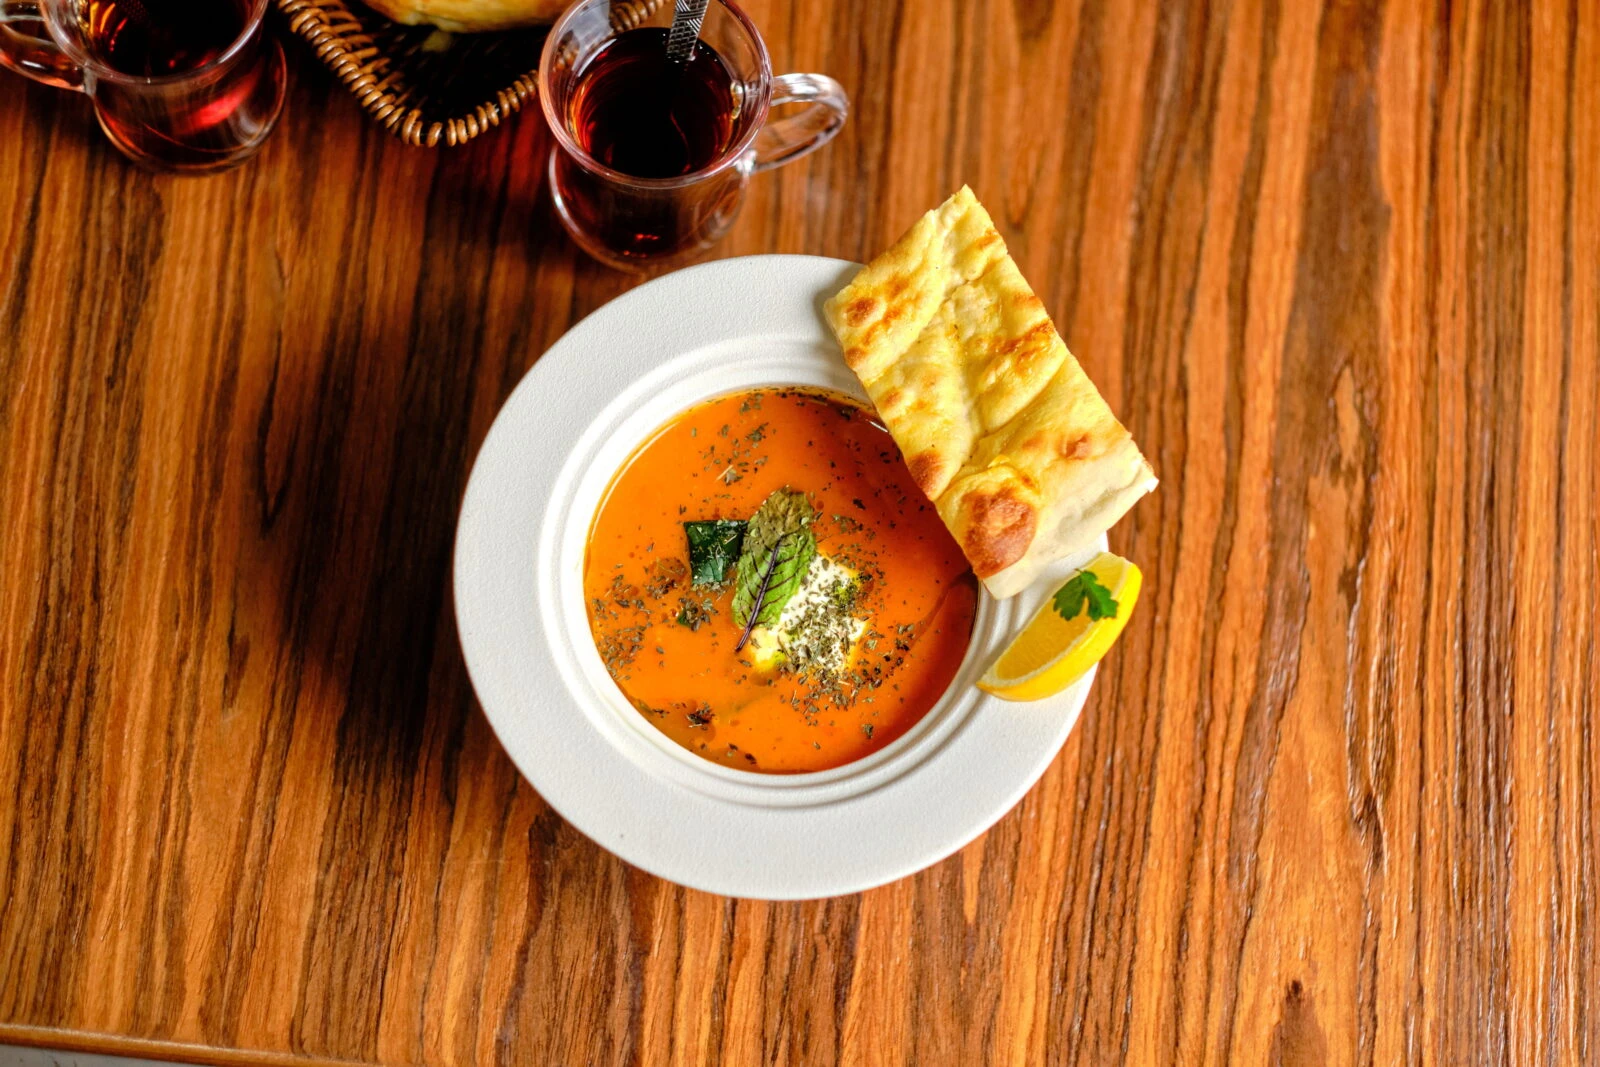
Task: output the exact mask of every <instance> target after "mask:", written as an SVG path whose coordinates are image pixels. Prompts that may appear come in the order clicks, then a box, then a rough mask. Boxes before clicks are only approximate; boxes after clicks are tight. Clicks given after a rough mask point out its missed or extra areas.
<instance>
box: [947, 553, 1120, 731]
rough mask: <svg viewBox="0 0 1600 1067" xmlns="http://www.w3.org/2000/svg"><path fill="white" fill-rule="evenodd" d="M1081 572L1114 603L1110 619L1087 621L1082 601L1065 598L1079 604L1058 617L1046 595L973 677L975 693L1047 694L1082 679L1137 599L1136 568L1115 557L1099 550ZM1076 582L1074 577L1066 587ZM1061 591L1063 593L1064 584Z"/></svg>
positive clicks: (1032, 696)
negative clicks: (985, 668)
mask: <svg viewBox="0 0 1600 1067" xmlns="http://www.w3.org/2000/svg"><path fill="white" fill-rule="evenodd" d="M1083 571H1084V572H1087V573H1088V574H1089V575H1092V576H1093V578H1094V579H1095V580H1096V581H1097V582H1098V583H1099V585H1100V586H1102V587H1104V589H1105V590H1106V591H1107V592H1109V593H1110V595H1111V598H1112V599H1113V600H1115V601H1116V602H1117V607H1116V615H1115V616H1111V615H1106V616H1105V617H1103V618H1099V619H1095V618H1091V617H1090V605H1089V604H1088V603H1083V602H1081V599H1082V598H1079V597H1070V596H1069V600H1074V601H1080V602H1079V603H1074V604H1072V605H1071V608H1070V610H1074V611H1076V612H1077V614H1075V615H1074V616H1073V617H1072V618H1070V619H1064V618H1062V617H1061V613H1060V612H1059V611H1057V610H1056V603H1055V601H1056V597H1054V596H1052V597H1051V598H1050V599H1048V600H1046V601H1045V602H1044V605H1043V606H1042V607H1041V608H1040V609H1039V611H1038V612H1037V613H1036V614H1035V615H1034V617H1033V618H1032V619H1030V620H1029V621H1028V625H1027V626H1024V627H1023V628H1022V632H1021V633H1019V634H1017V636H1016V637H1014V638H1012V639H1011V644H1010V645H1008V646H1007V647H1006V650H1005V651H1004V652H1002V653H1000V658H999V659H997V660H995V661H994V665H993V666H992V667H990V668H989V670H988V672H987V673H985V674H984V676H983V677H982V678H980V679H978V688H979V689H982V690H983V691H984V692H986V693H993V694H994V695H995V696H997V697H1000V698H1001V699H1004V700H1038V699H1040V698H1041V697H1047V696H1053V695H1054V694H1056V693H1059V692H1061V691H1062V690H1063V689H1065V688H1066V687H1067V686H1069V685H1071V684H1072V683H1073V682H1076V681H1077V680H1078V679H1079V678H1082V677H1083V676H1084V674H1085V673H1087V672H1088V670H1089V668H1090V667H1093V666H1094V665H1095V664H1096V663H1099V662H1100V660H1101V658H1102V657H1103V656H1104V655H1105V654H1106V653H1107V652H1109V651H1111V646H1112V645H1114V644H1116V641H1117V637H1118V635H1119V634H1121V633H1122V628H1123V627H1124V626H1126V625H1127V624H1128V616H1129V615H1132V614H1133V605H1134V604H1135V603H1136V602H1137V601H1138V599H1139V584H1140V580H1141V576H1140V574H1139V568H1138V567H1136V566H1134V565H1133V564H1132V563H1130V562H1129V561H1128V560H1125V559H1123V558H1122V557H1121V556H1113V555H1112V554H1111V553H1109V552H1102V553H1100V554H1099V555H1098V556H1096V557H1095V558H1094V559H1092V560H1090V561H1089V562H1088V564H1087V565H1085V566H1084V568H1083ZM1078 581H1079V578H1078V576H1077V575H1074V576H1073V578H1072V579H1069V581H1068V585H1072V583H1073V582H1078ZM1080 584H1081V583H1080ZM1062 588H1063V590H1066V589H1067V586H1063V587H1062Z"/></svg>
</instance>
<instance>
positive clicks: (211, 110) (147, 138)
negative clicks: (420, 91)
mask: <svg viewBox="0 0 1600 1067" xmlns="http://www.w3.org/2000/svg"><path fill="white" fill-rule="evenodd" d="M266 12H267V0H0V65H4V66H7V67H10V68H11V69H12V70H14V71H17V72H18V73H20V74H25V75H27V76H28V77H30V78H33V79H35V80H36V81H41V82H44V83H45V84H47V85H54V86H57V87H60V88H64V89H77V90H79V91H80V92H83V93H85V94H86V95H87V96H88V97H89V98H90V99H91V100H92V101H93V102H94V111H95V117H96V118H98V119H99V120H100V128H101V129H102V130H104V131H105V134H106V136H107V137H109V138H110V139H111V143H112V144H114V145H116V146H117V147H118V148H119V149H121V150H122V152H123V153H124V154H125V155H127V156H128V158H130V159H132V160H133V161H134V162H135V163H138V164H140V165H142V166H145V167H148V168H150V169H152V170H167V171H187V172H205V171H213V170H220V169H222V168H224V167H231V166H233V165H234V164H236V163H239V162H242V161H243V160H245V159H247V158H249V157H250V156H251V155H254V154H255V152H256V151H257V150H258V149H259V148H260V147H261V145H262V144H263V143H265V141H266V139H267V136H268V135H269V134H270V133H271V132H272V128H273V126H274V125H275V124H276V123H277V121H278V115H279V113H280V112H281V111H282V110H283V97H284V88H285V81H286V75H285V70H284V61H283V48H282V46H281V45H279V44H278V42H277V41H275V40H273V39H272V38H270V37H268V36H267V35H266V33H265V31H264V30H263V28H262V20H263V19H264V18H265V16H266Z"/></svg>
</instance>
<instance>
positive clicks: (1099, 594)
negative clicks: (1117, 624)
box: [1055, 571, 1120, 622]
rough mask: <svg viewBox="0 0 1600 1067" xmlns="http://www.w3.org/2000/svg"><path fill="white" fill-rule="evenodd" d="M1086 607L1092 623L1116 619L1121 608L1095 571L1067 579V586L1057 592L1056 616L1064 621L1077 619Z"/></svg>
mask: <svg viewBox="0 0 1600 1067" xmlns="http://www.w3.org/2000/svg"><path fill="white" fill-rule="evenodd" d="M1085 605H1087V606H1088V610H1089V619H1090V621H1092V622H1099V621H1100V620H1101V619H1114V618H1116V617H1117V608H1118V607H1120V605H1119V604H1118V603H1117V600H1116V598H1115V597H1113V596H1112V595H1111V590H1109V589H1107V588H1106V587H1105V586H1103V585H1101V584H1100V579H1099V578H1096V577H1095V574H1094V572H1093V571H1079V572H1078V573H1077V574H1074V575H1073V576H1072V577H1071V578H1069V579H1067V584H1066V585H1063V586H1062V587H1061V588H1060V589H1058V590H1056V595H1055V607H1056V614H1058V615H1060V616H1061V617H1062V618H1063V619H1075V618H1077V617H1078V615H1079V614H1080V613H1081V612H1082V611H1083V610H1084V606H1085Z"/></svg>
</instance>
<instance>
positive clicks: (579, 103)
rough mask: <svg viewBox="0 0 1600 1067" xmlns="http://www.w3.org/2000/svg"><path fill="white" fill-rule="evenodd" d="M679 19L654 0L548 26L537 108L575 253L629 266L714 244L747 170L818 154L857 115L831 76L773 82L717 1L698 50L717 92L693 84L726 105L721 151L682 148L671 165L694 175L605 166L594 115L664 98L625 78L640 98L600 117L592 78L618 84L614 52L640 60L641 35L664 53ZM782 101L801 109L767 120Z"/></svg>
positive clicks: (756, 40) (741, 22) (737, 22)
mask: <svg viewBox="0 0 1600 1067" xmlns="http://www.w3.org/2000/svg"><path fill="white" fill-rule="evenodd" d="M672 11H673V5H672V4H671V3H662V2H659V0H654V2H652V0H633V2H628V0H579V2H578V3H576V4H574V5H572V6H571V7H569V8H568V9H567V10H566V13H565V14H563V15H562V16H561V18H560V19H559V20H557V22H556V24H555V26H554V27H553V28H552V29H551V31H550V36H549V38H548V39H547V40H546V42H545V46H544V55H543V58H542V59H541V61H540V63H539V101H540V104H541V106H542V107H543V108H544V114H545V118H546V119H547V120H548V121H549V123H550V128H551V130H552V131H553V133H554V135H555V141H556V145H555V148H554V149H553V150H552V151H551V153H550V164H549V177H550V193H551V198H552V199H553V200H554V202H555V208H556V213H557V214H558V215H559V216H560V218H561V221H562V224H563V225H565V226H566V228H567V232H568V233H570V234H571V235H572V238H573V240H574V241H576V242H577V243H578V245H579V246H580V247H582V248H583V249H584V250H585V251H587V252H588V253H589V254H590V255H592V256H594V257H595V258H596V259H599V260H601V261H602V262H605V263H609V264H611V265H612V266H616V267H621V268H623V269H640V268H643V267H646V266H654V265H657V264H661V263H670V262H673V261H676V260H680V259H684V258H687V257H689V256H691V255H693V254H694V253H696V252H699V251H700V250H701V249H704V248H706V247H708V246H709V245H711V244H712V243H713V242H715V241H716V240H717V239H718V238H720V237H721V236H722V235H723V234H724V233H726V232H727V229H728V227H729V226H730V225H731V224H732V223H733V219H734V216H735V215H737V214H738V211H739V205H740V203H741V202H742V201H743V200H744V190H745V186H746V185H747V184H748V183H749V181H750V176H751V175H752V174H755V173H756V172H758V171H763V170H768V169H771V168H772V167H777V166H781V165H783V164H784V163H787V162H789V161H790V160H794V159H799V158H800V157H801V156H803V155H805V154H806V153H808V152H812V151H815V150H816V149H818V148H820V147H822V146H823V145H824V144H826V143H828V141H830V140H832V139H833V137H834V135H835V134H837V133H838V132H839V129H840V128H841V127H842V126H843V125H844V122H845V119H846V117H847V116H848V114H849V109H850V104H849V99H848V98H847V97H846V96H845V92H844V89H843V88H842V87H840V85H839V83H838V82H836V81H834V80H833V79H832V78H829V77H826V76H824V75H821V74H784V75H780V76H778V77H774V76H773V74H772V64H771V62H770V60H769V59H768V57H767V48H766V45H765V44H764V43H763V42H762V40H761V35H760V34H759V33H757V32H756V28H755V26H754V25H752V24H751V22H750V19H749V18H748V17H747V16H746V15H745V13H744V12H743V11H741V10H740V9H739V8H738V7H737V6H736V5H735V4H733V3H731V2H730V0H712V2H711V4H710V6H709V7H708V8H707V10H706V17H705V22H704V24H703V25H702V27H701V32H700V41H701V44H700V45H697V46H696V48H697V49H702V48H709V49H710V51H709V52H706V53H703V54H702V53H700V52H698V51H697V59H698V60H699V61H700V62H701V63H702V64H709V63H711V62H712V61H713V60H714V61H715V62H717V63H720V67H719V68H712V69H713V70H714V73H715V79H716V81H717V84H716V85H714V86H710V87H708V86H707V85H706V84H705V83H704V82H703V81H702V82H696V83H695V85H693V86H691V88H692V89H694V90H697V91H698V96H697V99H698V100H699V102H700V104H701V105H705V101H706V100H710V99H715V100H719V101H723V102H725V106H726V110H727V113H726V114H725V115H720V116H716V119H717V121H716V123H715V126H716V131H715V148H714V151H712V152H710V154H707V155H705V156H704V157H701V156H697V155H693V154H690V155H688V156H684V155H682V150H683V146H682V145H679V146H678V151H679V155H677V156H675V157H674V165H675V164H677V163H682V165H683V166H684V167H685V168H692V169H686V170H685V171H684V172H683V173H672V174H670V175H669V176H642V175H641V174H639V173H629V172H627V171H625V170H623V169H617V168H616V167H613V166H611V165H608V164H607V163H606V162H603V161H602V160H601V159H600V158H597V156H596V152H595V151H594V148H595V145H596V143H597V136H598V138H599V141H600V142H604V143H607V144H610V142H607V141H606V140H605V133H606V131H604V130H601V131H599V134H598V135H597V134H596V131H595V130H594V128H593V124H594V123H595V122H596V121H603V120H596V118H595V115H596V114H600V115H612V116H619V115H626V114H627V112H628V108H629V107H630V106H631V105H634V104H637V105H638V107H639V108H641V109H646V110H648V109H651V108H655V109H657V110H659V109H660V106H661V105H660V101H659V99H658V98H657V97H656V96H655V95H654V94H652V93H651V92H650V91H649V90H648V89H647V88H645V86H647V85H648V84H649V83H648V82H644V81H639V80H637V79H636V80H635V81H633V82H627V81H618V82H615V84H619V85H627V86H632V89H631V90H629V91H632V92H634V94H635V96H634V97H633V98H632V99H626V98H624V99H621V100H609V101H602V104H609V105H610V106H609V107H608V108H607V107H601V108H600V109H599V110H598V111H597V110H596V105H595V102H594V100H593V97H594V96H595V95H596V88H595V86H594V85H593V84H590V83H587V82H586V79H590V78H598V77H602V76H604V77H607V78H614V75H613V72H614V71H615V70H616V68H617V66H618V64H619V62H621V61H618V60H616V57H615V53H617V52H621V51H627V52H629V54H630V55H631V56H632V57H633V58H634V59H638V58H639V52H640V50H641V48H642V47H643V45H641V33H642V32H643V31H648V34H649V35H646V36H644V40H645V41H646V42H648V41H650V40H653V35H659V37H660V38H661V39H662V42H663V55H664V42H665V37H666V27H668V26H670V25H671V24H672ZM691 66H693V64H691ZM695 69H698V68H695ZM618 77H620V76H618ZM786 104H801V105H806V106H805V107H804V109H803V110H801V111H799V112H798V113H796V114H793V115H786V116H784V117H782V118H779V119H775V120H772V121H768V111H769V109H771V108H773V107H778V106H782V105H786ZM706 106H708V105H706ZM620 121H622V122H623V123H624V124H626V119H622V120H620ZM703 133H705V131H704V130H692V131H689V134H690V136H687V137H686V138H685V140H686V141H687V142H688V143H689V144H690V145H691V146H693V147H691V149H690V151H691V152H692V151H693V150H694V148H704V147H705V146H706V144H707V143H708V142H707V140H706V137H702V136H700V134H703ZM707 136H711V135H709V134H707ZM602 154H607V153H602ZM613 161H615V157H613ZM633 169H634V170H639V169H641V168H639V167H634V168H633ZM665 169H669V170H670V169H671V166H669V167H667V168H665Z"/></svg>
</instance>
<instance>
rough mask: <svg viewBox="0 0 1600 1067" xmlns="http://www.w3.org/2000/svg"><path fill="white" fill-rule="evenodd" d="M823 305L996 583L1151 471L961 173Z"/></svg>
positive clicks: (1099, 513)
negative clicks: (951, 189) (950, 190)
mask: <svg viewBox="0 0 1600 1067" xmlns="http://www.w3.org/2000/svg"><path fill="white" fill-rule="evenodd" d="M824 313H825V315H826V317H827V319H828V323H829V325H830V326H832V328H833V330H834V333H835V335H836V336H837V337H838V338H839V343H840V345H841V347H842V348H843V349H844V353H845V360H846V362H847V363H849V365H850V367H851V369H852V370H854V371H855V372H856V375H857V377H859V378H860V379H861V383H862V385H863V386H864V387H865V388H866V390H867V395H868V396H869V397H871V398H872V401H873V403H874V404H875V405H876V406H877V408H878V413H879V414H880V415H881V416H882V417H883V420H884V423H885V425H887V426H888V428H889V432H890V433H891V434H893V436H894V438H895V441H896V443H897V444H898V445H899V446H900V451H901V453H902V454H903V455H904V456H905V458H906V462H907V464H908V466H909V467H910V469H911V473H912V475H913V477H914V478H915V479H916V482H917V484H918V485H919V486H920V487H921V488H922V490H923V492H925V493H927V495H928V497H929V499H931V500H933V501H934V503H935V504H936V505H937V506H938V509H939V514H940V515H941V516H942V517H943V518H944V521H945V524H946V525H947V526H948V527H949V528H950V531H951V533H952V534H954V535H955V537H956V540H957V542H958V543H959V544H960V545H961V548H962V550H963V551H964V552H965V553H966V555H967V559H968V560H969V561H970V562H971V563H972V566H973V570H974V571H975V572H976V573H977V575H978V577H979V578H981V579H982V580H983V582H984V584H985V585H986V586H987V588H988V589H989V591H990V592H991V593H992V594H993V595H994V596H996V597H1001V598H1004V597H1009V596H1013V595H1015V594H1016V593H1018V592H1020V591H1021V590H1022V589H1024V588H1026V587H1027V586H1028V585H1030V584H1031V583H1032V582H1033V581H1034V580H1035V579H1036V578H1037V577H1038V576H1039V574H1040V573H1041V572H1042V571H1043V570H1044V569H1045V568H1046V567H1048V566H1049V565H1050V564H1051V563H1053V562H1055V561H1056V560H1058V559H1061V558H1062V557H1064V556H1067V555H1071V554H1072V553H1074V552H1077V551H1079V550H1080V549H1083V548H1086V547H1088V546H1089V545H1090V544H1092V543H1093V541H1094V540H1095V539H1096V538H1098V537H1099V536H1100V534H1102V533H1104V532H1105V531H1106V530H1107V529H1109V528H1110V527H1111V525H1112V524H1114V523H1115V522H1116V521H1117V520H1118V519H1120V518H1121V517H1122V516H1123V515H1124V514H1126V512H1127V511H1128V509H1129V508H1130V507H1132V506H1133V504H1134V502H1135V501H1137V500H1138V498H1139V497H1140V496H1142V495H1144V494H1145V493H1147V492H1149V491H1150V490H1151V489H1153V488H1155V485H1156V478H1155V472H1154V471H1152V470H1151V468H1150V465H1149V463H1147V462H1146V461H1145V458H1144V456H1143V455H1141V454H1140V452H1139V448H1138V446H1137V445H1136V444H1134V442H1133V438H1132V436H1131V435H1130V434H1129V433H1128V431H1127V430H1126V429H1125V428H1124V427H1123V426H1122V424H1121V423H1119V422H1118V421H1117V419H1116V417H1115V416H1114V415H1113V414H1112V413H1111V409H1110V408H1109V407H1108V406H1107V405H1106V403H1105V401H1104V400H1103V399H1102V398H1101V396H1100V393H1099V391H1098V390H1096V389H1095V387H1094V383H1093V382H1091V381H1090V380H1089V377H1088V375H1086V374H1085V373H1084V371H1083V368H1082V367H1081V366H1079V364H1078V361H1077V360H1076V359H1074V358H1073V357H1072V353H1070V352H1069V351H1067V346H1066V344H1065V343H1064V342H1063V341H1062V340H1061V337H1060V335H1059V334H1058V333H1057V332H1056V329H1055V326H1054V324H1052V323H1051V321H1050V317H1049V315H1048V314H1047V313H1046V312H1045V309H1044V304H1043V301H1041V300H1040V299H1039V298H1038V296H1037V295H1035V294H1034V292H1033V290H1032V289H1031V288H1030V287H1029V285H1028V283H1027V281H1026V280H1025V279H1024V278H1023V277H1022V274H1021V272H1020V271H1019V270H1018V269H1017V266H1016V263H1015V262H1014V261H1013V260H1012V259H1011V257H1010V255H1009V254H1008V253H1007V252H1006V248H1005V242H1004V241H1003V240H1002V239H1001V237H1000V234H999V232H998V231H997V230H996V229H995V227H994V223H993V221H992V220H991V219H990V218H989V214H988V212H986V211H984V209H983V206H982V205H981V204H979V203H978V201H977V199H976V198H975V197H974V196H973V195H972V191H971V190H970V189H968V188H966V187H965V186H963V187H962V189H961V190H960V192H958V193H956V194H955V196H953V197H951V198H950V199H949V200H947V201H946V202H945V203H944V204H942V205H940V206H939V207H938V208H935V209H934V210H933V211H930V212H928V214H926V215H924V216H923V217H922V219H920V220H919V221H918V222H917V223H916V225H914V226H913V227H912V228H911V229H910V230H909V231H907V233H906V235H905V236H904V237H902V238H901V239H900V240H899V241H897V242H896V243H895V244H894V246H893V247H891V248H890V249H889V250H888V251H886V252H885V253H883V255H881V256H879V257H878V258H877V259H875V260H873V261H872V262H871V263H870V264H868V265H867V266H866V267H865V268H863V269H862V270H861V272H860V273H859V274H857V275H856V277H855V278H854V279H853V280H852V281H851V282H850V284H849V285H847V286H846V287H845V288H844V289H843V290H842V291H840V292H839V293H838V294H837V295H835V296H834V297H833V298H832V299H831V300H829V301H828V302H827V304H826V305H825V307H824Z"/></svg>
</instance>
